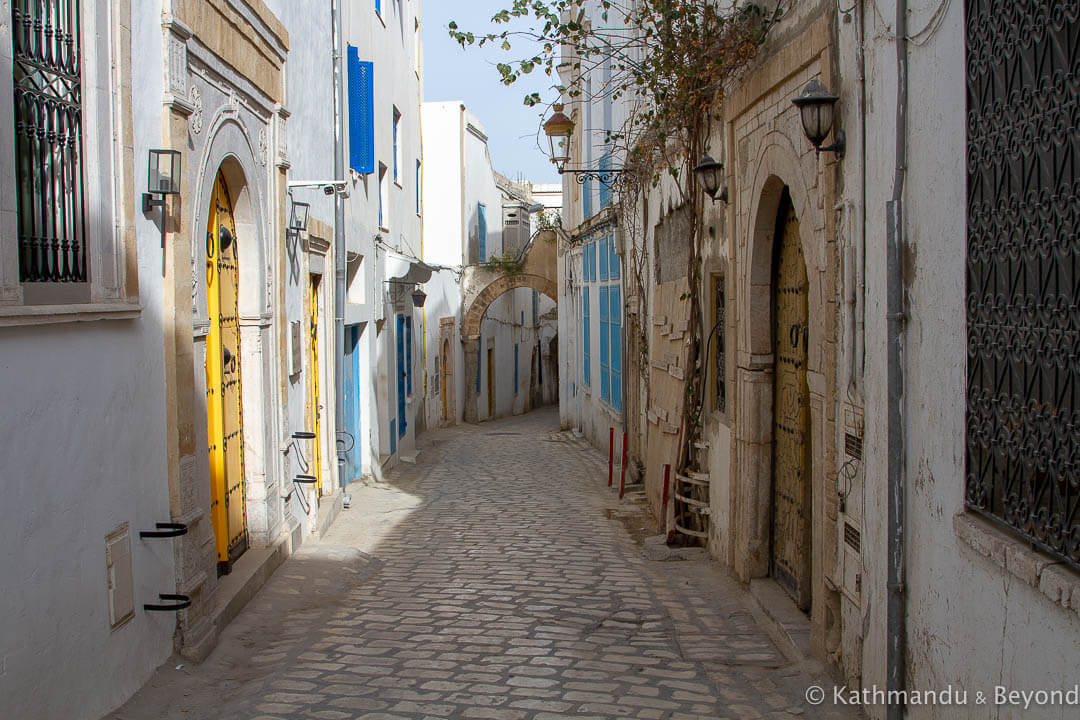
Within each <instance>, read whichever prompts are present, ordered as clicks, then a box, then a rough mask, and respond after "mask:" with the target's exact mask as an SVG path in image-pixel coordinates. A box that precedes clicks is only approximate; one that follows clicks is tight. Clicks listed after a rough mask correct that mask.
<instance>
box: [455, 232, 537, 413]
mask: <svg viewBox="0 0 1080 720" xmlns="http://www.w3.org/2000/svg"><path fill="white" fill-rule="evenodd" d="M557 249H558V237H557V236H556V234H555V231H554V230H542V231H540V232H538V233H536V234H535V235H534V236H533V238H532V240H531V241H530V242H529V244H528V245H526V246H525V249H524V250H523V251H522V255H521V259H522V260H523V264H522V268H521V272H517V273H513V274H508V273H505V272H503V271H501V270H498V269H492V268H490V267H488V266H487V265H470V266H468V267H466V268H465V274H464V275H463V277H462V279H461V280H462V286H463V288H464V292H465V298H464V304H463V306H462V322H461V341H462V343H464V346H465V347H464V350H465V377H466V378H471V377H475V376H476V368H477V363H478V362H479V346H478V343H477V341H478V340H479V339H480V325H481V323H482V322H483V320H484V313H486V312H487V309H488V307H489V306H490V305H491V303H493V302H494V301H495V299H496V298H498V297H499V296H501V295H502V294H503V293H506V292H508V291H510V290H513V289H514V288H532V289H533V290H536V291H538V292H541V293H543V294H544V295H547V296H548V297H549V298H551V299H552V300H554V301H556V302H558V291H557V282H556V274H557V266H556V260H557V257H558V253H557ZM476 421H477V410H476V393H470V392H468V391H466V393H465V422H470V423H475V422H476Z"/></svg>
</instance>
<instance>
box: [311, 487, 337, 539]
mask: <svg viewBox="0 0 1080 720" xmlns="http://www.w3.org/2000/svg"><path fill="white" fill-rule="evenodd" d="M343 496H344V494H343V493H342V492H341V488H337V489H336V490H334V492H332V493H330V494H329V495H323V496H322V497H321V498H320V499H319V519H318V521H317V522H316V524H315V537H318V538H322V536H323V535H325V534H326V531H327V530H329V529H330V526H331V525H333V524H334V520H336V519H337V516H338V514H339V513H340V512H341V509H342V507H343V504H342V498H343Z"/></svg>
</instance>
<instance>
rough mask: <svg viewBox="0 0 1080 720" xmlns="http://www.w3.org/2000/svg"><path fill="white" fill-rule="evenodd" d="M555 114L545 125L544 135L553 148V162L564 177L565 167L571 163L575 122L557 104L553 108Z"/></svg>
mask: <svg viewBox="0 0 1080 720" xmlns="http://www.w3.org/2000/svg"><path fill="white" fill-rule="evenodd" d="M551 109H552V110H554V111H555V112H554V114H553V115H552V116H551V117H550V118H548V121H547V122H546V123H544V134H545V135H547V137H548V144H549V145H550V146H551V162H553V163H555V168H556V169H557V170H558V171H559V174H560V175H562V172H563V167H564V166H565V165H566V163H568V162H569V161H570V135H571V133H573V132H574V121H573V120H571V119H570V118H568V117H566V115H564V114H563V106H562V105H560V104H558V103H556V104H555V105H552V106H551Z"/></svg>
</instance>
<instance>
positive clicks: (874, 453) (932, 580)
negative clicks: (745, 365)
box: [863, 0, 1080, 720]
mask: <svg viewBox="0 0 1080 720" xmlns="http://www.w3.org/2000/svg"><path fill="white" fill-rule="evenodd" d="M879 7H880V10H881V13H882V14H883V15H884V16H885V17H886V18H892V17H894V15H895V2H894V0H888V1H886V2H884V3H879ZM912 11H913V17H912V19H911V21H910V22H911V27H912V28H920V27H922V26H923V25H925V24H926V21H927V19H928V18H929V13H930V12H931V11H932V7H930V6H928V5H927V6H924V4H922V3H913V4H912ZM868 23H872V20H871V19H870V18H868ZM868 37H869V38H872V39H873V42H872V43H871V48H870V49H871V58H870V60H871V66H870V68H869V73H868V75H869V77H871V78H872V80H873V81H872V84H871V85H870V88H869V90H868V94H869V96H870V98H871V100H872V102H871V107H872V111H871V113H870V115H869V118H868V129H867V138H868V142H869V144H870V146H871V147H875V148H881V152H880V154H878V153H873V154H871V155H870V160H869V164H868V172H869V178H870V182H868V185H867V189H868V197H867V212H868V220H869V222H868V229H867V245H868V249H867V267H868V274H867V281H868V295H869V303H868V308H867V321H868V327H867V353H868V355H867V371H866V381H867V388H868V393H869V394H868V405H873V406H875V407H876V408H878V410H875V411H874V412H872V413H870V412H868V413H867V440H866V456H867V458H868V466H867V473H868V477H880V478H882V479H884V478H885V476H886V475H885V470H886V468H885V462H884V460H885V442H886V429H887V428H886V416H885V412H884V410H885V407H886V405H885V390H886V383H885V377H886V365H885V358H886V355H885V351H886V348H885V325H884V319H885V305H884V303H885V280H886V278H885V274H884V268H885V231H884V228H885V217H884V208H885V200H886V199H887V197H888V194H889V192H890V190H891V174H892V157H893V152H892V148H893V146H894V139H895V136H894V112H895V83H894V77H895V49H894V47H893V46H892V44H891V43H889V42H886V41H885V40H884V39H883V38H882V37H881V34H880V27H879V26H878V25H877V24H869V25H868ZM963 38H964V19H963V7H961V6H959V5H953V6H952V7H950V8H949V9H948V12H947V16H946V18H945V21H944V24H943V25H942V27H941V29H940V31H938V33H937V34H936V35H935V36H934V37H933V38H932V39H930V40H929V42H927V43H926V44H925V45H922V46H912V48H911V52H910V78H911V80H910V97H911V104H910V105H909V109H910V112H911V115H910V130H909V133H908V138H909V140H910V143H911V144H910V147H909V158H908V163H907V165H908V176H907V183H906V187H907V192H906V198H907V202H906V210H907V228H908V243H909V247H908V249H907V252H906V253H905V257H906V261H905V265H906V268H907V269H906V276H905V284H906V298H907V302H908V306H907V312H906V315H907V318H908V321H907V325H906V329H905V334H904V341H903V346H904V373H905V400H904V413H905V417H906V418H907V422H906V424H905V427H906V433H907V435H906V455H905V467H906V474H907V483H908V494H907V498H908V509H907V536H908V538H909V543H910V544H909V550H908V577H907V585H906V587H907V590H908V601H907V607H908V633H909V638H908V648H909V663H908V667H909V670H908V678H909V687H911V688H915V689H934V688H941V687H944V686H946V685H948V684H950V683H952V684H953V685H955V686H960V687H964V688H966V689H968V690H969V691H972V692H974V691H975V690H990V689H991V688H992V686H993V685H1004V686H1007V687H1009V688H1013V689H1029V690H1034V689H1047V690H1050V689H1062V688H1070V689H1071V688H1072V687H1073V685H1074V684H1075V682H1076V676H1075V667H1076V662H1075V659H1076V658H1078V657H1080V616H1078V615H1077V614H1076V612H1075V609H1065V608H1063V607H1062V606H1061V605H1058V604H1055V603H1052V602H1051V601H1050V600H1049V599H1048V598H1047V597H1045V596H1044V595H1043V594H1042V593H1041V592H1040V591H1039V590H1037V589H1035V588H1032V587H1030V586H1029V585H1028V584H1026V583H1024V582H1022V581H1020V580H1018V579H1016V578H1014V577H1013V576H1012V575H1010V574H1008V573H1007V572H1006V571H1005V570H1003V569H1002V568H1001V567H999V566H998V565H997V564H995V563H993V562H992V561H990V560H989V559H987V558H984V557H983V556H982V555H980V554H978V553H976V552H975V551H974V550H972V549H971V548H970V547H968V546H967V545H966V544H965V542H964V541H963V540H961V539H960V538H959V537H958V536H957V533H956V531H955V530H954V527H953V516H954V515H956V514H958V513H963V512H964V508H963V492H964V456H965V451H964V429H965V417H964V412H965V402H964V397H965V393H966V362H965V361H966V357H967V355H966V349H967V347H966V321H965V316H966V313H965V289H964V283H963V278H964V273H965V243H964V242H963V238H964V236H965V234H966V220H965V214H964V213H965V208H966V191H965V187H966V186H965V181H966V167H965V142H966V128H965V121H966V118H965V111H964V105H963V103H961V102H958V101H957V98H961V97H963V96H964V93H965V58H964V42H963ZM877 486H878V487H871V488H868V489H867V491H866V507H867V526H868V528H869V527H871V526H872V527H873V538H874V539H875V541H874V542H873V543H870V542H865V541H864V547H874V548H875V550H874V552H873V553H872V554H871V553H868V554H867V561H868V564H869V565H870V566H869V567H868V568H867V574H868V575H871V577H872V578H873V580H872V588H873V590H872V594H871V597H869V598H868V604H869V605H870V608H871V610H870V627H871V631H870V635H869V638H868V642H867V644H866V648H865V652H864V655H863V658H864V684H869V683H872V682H877V683H878V684H879V685H883V684H884V683H883V680H884V660H883V658H884V641H885V638H884V633H883V628H884V603H885V542H884V540H885V532H884V530H885V529H884V526H883V524H882V523H881V522H874V521H873V519H874V518H882V519H883V518H884V517H885V512H884V511H885V507H886V498H885V494H884V490H885V484H884V482H881V483H877ZM867 534H869V533H867ZM1008 542H1009V543H1011V545H1012V546H1013V547H1014V548H1018V549H1019V548H1023V547H1025V543H1023V542H1022V541H1020V540H1019V539H1012V538H1010V540H1009V541H1008ZM1074 713H1075V710H1074V709H1072V708H1062V707H1060V706H1058V707H1044V708H1031V709H1029V710H1027V711H1025V710H1024V709H1023V708H1000V709H999V710H998V714H997V715H996V717H1000V718H1020V717H1023V718H1054V719H1055V720H1058V719H1060V718H1066V717H1073V715H1074ZM871 714H872V715H873V716H875V717H876V716H881V715H883V711H882V710H881V709H879V708H874V709H873V710H872V712H871ZM919 717H926V718H945V717H949V718H972V719H974V718H982V717H987V715H986V710H985V708H984V707H977V706H973V705H970V706H967V707H963V708H936V709H935V708H927V709H925V710H923V711H922V712H921V713H920V714H919Z"/></svg>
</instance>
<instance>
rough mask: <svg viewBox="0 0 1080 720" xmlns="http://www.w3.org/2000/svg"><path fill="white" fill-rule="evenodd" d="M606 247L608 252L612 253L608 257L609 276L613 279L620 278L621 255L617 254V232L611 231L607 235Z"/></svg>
mask: <svg viewBox="0 0 1080 720" xmlns="http://www.w3.org/2000/svg"><path fill="white" fill-rule="evenodd" d="M604 247H605V248H607V252H608V253H609V254H610V258H609V259H608V277H610V278H611V279H612V280H618V279H619V256H618V255H617V254H615V233H611V234H610V235H608V236H607V240H606V241H605V242H604Z"/></svg>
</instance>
